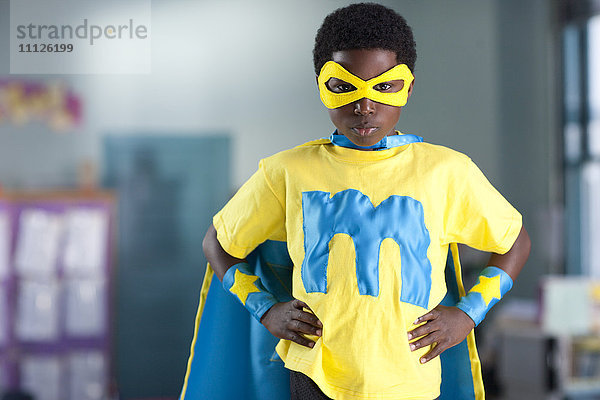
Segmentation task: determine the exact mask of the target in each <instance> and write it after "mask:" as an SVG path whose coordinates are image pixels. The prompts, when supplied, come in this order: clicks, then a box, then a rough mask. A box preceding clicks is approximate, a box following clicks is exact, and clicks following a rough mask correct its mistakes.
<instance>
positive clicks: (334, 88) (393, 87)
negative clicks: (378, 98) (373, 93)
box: [326, 78, 404, 93]
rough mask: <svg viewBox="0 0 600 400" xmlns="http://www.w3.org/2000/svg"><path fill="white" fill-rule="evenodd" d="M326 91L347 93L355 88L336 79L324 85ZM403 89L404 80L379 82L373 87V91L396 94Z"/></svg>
mask: <svg viewBox="0 0 600 400" xmlns="http://www.w3.org/2000/svg"><path fill="white" fill-rule="evenodd" d="M326 86H327V89H329V90H330V91H331V92H333V93H348V92H353V91H355V90H356V87H355V86H354V85H352V84H351V83H348V82H346V81H343V80H341V79H338V78H331V79H329V80H328V81H327V83H326ZM403 87H404V80H402V79H398V80H393V81H389V82H381V83H378V84H377V85H375V86H373V89H374V90H377V91H378V92H385V93H397V92H399V91H400V90H402V88H403Z"/></svg>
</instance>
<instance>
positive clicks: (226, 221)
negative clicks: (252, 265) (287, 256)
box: [213, 161, 286, 258]
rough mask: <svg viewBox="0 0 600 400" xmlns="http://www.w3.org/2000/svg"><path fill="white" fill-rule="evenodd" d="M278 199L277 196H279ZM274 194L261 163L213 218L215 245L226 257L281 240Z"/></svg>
mask: <svg viewBox="0 0 600 400" xmlns="http://www.w3.org/2000/svg"><path fill="white" fill-rule="evenodd" d="M279 196H281V197H279ZM279 196H278V194H276V193H275V190H274V189H273V186H272V185H271V183H270V182H269V179H268V178H267V174H266V171H265V167H264V162H263V161H261V162H260V164H259V168H258V171H256V172H255V173H254V175H252V176H251V177H250V179H249V180H248V181H247V182H246V183H244V185H243V186H242V187H241V188H240V189H239V190H238V192H237V193H236V194H235V195H234V196H233V197H232V198H231V200H229V202H228V203H227V204H226V205H225V207H223V209H222V210H221V211H219V212H218V213H217V215H215V216H214V217H213V225H214V227H215V229H216V231H217V239H218V240H219V243H220V244H221V246H222V247H223V250H225V251H226V252H227V253H229V254H230V255H232V256H234V257H237V258H245V257H246V256H247V255H248V254H249V253H250V252H251V251H252V250H254V249H255V248H256V247H257V246H258V245H259V244H261V243H262V242H264V241H265V240H267V239H271V240H279V241H285V240H286V235H285V212H284V206H283V202H282V201H281V200H280V199H281V198H283V194H279Z"/></svg>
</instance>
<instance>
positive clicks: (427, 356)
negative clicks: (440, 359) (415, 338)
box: [419, 343, 446, 364]
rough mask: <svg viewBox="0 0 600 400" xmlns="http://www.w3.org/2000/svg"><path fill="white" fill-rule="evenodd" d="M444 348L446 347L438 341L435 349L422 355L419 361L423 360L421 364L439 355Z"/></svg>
mask: <svg viewBox="0 0 600 400" xmlns="http://www.w3.org/2000/svg"><path fill="white" fill-rule="evenodd" d="M444 350H446V349H445V348H443V347H442V346H441V345H439V344H437V343H436V344H435V346H433V349H431V350H430V351H429V352H428V353H427V354H425V355H424V356H423V357H421V358H420V359H419V361H420V362H421V364H425V363H426V362H429V361H431V360H433V359H434V358H436V357H437V356H439V355H440V354H442V353H443V352H444Z"/></svg>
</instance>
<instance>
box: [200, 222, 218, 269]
mask: <svg viewBox="0 0 600 400" xmlns="http://www.w3.org/2000/svg"><path fill="white" fill-rule="evenodd" d="M215 242H217V230H216V229H215V227H214V226H213V225H212V224H210V227H209V228H208V230H207V231H206V235H204V240H202V251H203V252H204V256H205V257H206V259H207V260H208V262H210V260H211V258H212V255H213V254H214V249H215Z"/></svg>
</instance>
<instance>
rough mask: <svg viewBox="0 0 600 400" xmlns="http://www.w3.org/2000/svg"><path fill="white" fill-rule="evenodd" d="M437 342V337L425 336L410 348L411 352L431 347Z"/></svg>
mask: <svg viewBox="0 0 600 400" xmlns="http://www.w3.org/2000/svg"><path fill="white" fill-rule="evenodd" d="M436 342H437V335H435V334H433V333H432V334H429V335H427V336H424V337H423V338H421V339H419V340H417V341H414V342H412V343H411V344H410V345H409V346H410V350H411V351H415V350H418V349H420V348H421V347H425V346H429V345H432V344H434V343H436Z"/></svg>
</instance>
